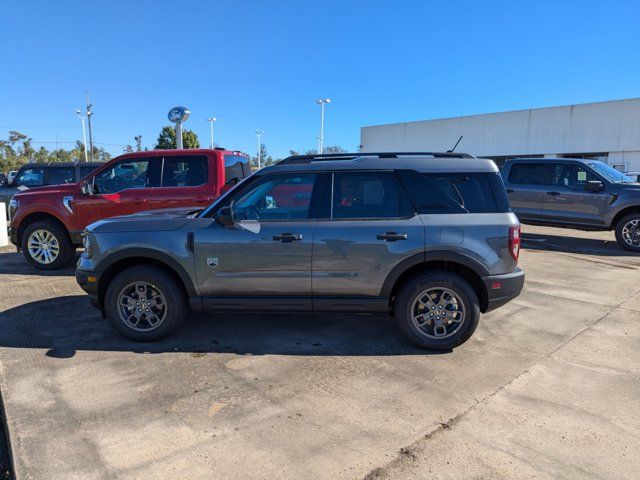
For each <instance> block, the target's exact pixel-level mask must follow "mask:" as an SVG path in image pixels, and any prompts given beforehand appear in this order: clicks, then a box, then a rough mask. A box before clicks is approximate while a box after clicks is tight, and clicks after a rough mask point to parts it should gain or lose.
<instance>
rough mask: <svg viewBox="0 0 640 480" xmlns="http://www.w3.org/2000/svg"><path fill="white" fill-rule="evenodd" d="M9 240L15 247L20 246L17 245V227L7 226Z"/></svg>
mask: <svg viewBox="0 0 640 480" xmlns="http://www.w3.org/2000/svg"><path fill="white" fill-rule="evenodd" d="M9 240H11V243H13V244H14V245H15V246H16V247H18V248H20V245H18V229H17V228H12V227H9Z"/></svg>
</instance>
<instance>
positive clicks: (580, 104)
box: [360, 97, 640, 130]
mask: <svg viewBox="0 0 640 480" xmlns="http://www.w3.org/2000/svg"><path fill="white" fill-rule="evenodd" d="M632 101H640V97H632V98H618V99H615V100H602V101H599V102H586V103H574V104H568V105H551V106H548V107H533V108H520V109H516V110H504V111H500V112H486V113H472V114H469V115H456V116H454V117H438V118H428V119H425V120H410V121H408V122H394V123H382V124H378V125H366V126H364V127H360V129H361V130H362V129H365V128H376V127H391V126H394V125H408V124H413V123H426V122H441V121H443V120H458V119H462V118H472V117H485V116H487V115H501V114H505V113H519V112H530V111H533V110H551V109H559V108H571V107H583V106H587V105H597V104H606V103H619V102H632Z"/></svg>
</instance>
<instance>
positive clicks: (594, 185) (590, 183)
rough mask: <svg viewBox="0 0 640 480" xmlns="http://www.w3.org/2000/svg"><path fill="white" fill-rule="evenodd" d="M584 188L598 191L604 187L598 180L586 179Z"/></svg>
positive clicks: (589, 190)
mask: <svg viewBox="0 0 640 480" xmlns="http://www.w3.org/2000/svg"><path fill="white" fill-rule="evenodd" d="M584 189H585V190H586V191H588V192H599V191H600V190H603V189H604V184H603V183H602V182H601V181H600V180H587V182H586V183H585V184H584Z"/></svg>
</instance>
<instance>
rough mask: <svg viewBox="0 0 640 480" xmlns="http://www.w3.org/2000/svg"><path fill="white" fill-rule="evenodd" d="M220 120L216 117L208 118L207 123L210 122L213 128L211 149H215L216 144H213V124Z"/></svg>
mask: <svg viewBox="0 0 640 480" xmlns="http://www.w3.org/2000/svg"><path fill="white" fill-rule="evenodd" d="M216 120H218V119H217V118H216V117H209V118H207V122H209V127H210V128H211V149H213V147H214V145H215V143H213V122H215V121H216Z"/></svg>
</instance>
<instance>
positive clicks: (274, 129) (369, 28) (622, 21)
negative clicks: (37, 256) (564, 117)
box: [0, 0, 640, 156]
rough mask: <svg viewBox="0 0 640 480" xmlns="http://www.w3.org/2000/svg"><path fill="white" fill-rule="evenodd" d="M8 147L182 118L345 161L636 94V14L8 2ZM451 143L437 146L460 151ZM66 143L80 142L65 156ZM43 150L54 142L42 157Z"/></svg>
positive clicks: (250, 143)
mask: <svg viewBox="0 0 640 480" xmlns="http://www.w3.org/2000/svg"><path fill="white" fill-rule="evenodd" d="M0 9H1V10H0V14H1V16H2V19H3V20H2V26H1V27H0V54H1V57H2V63H1V66H0V135H2V136H4V135H6V132H7V131H8V130H10V129H14V130H19V131H22V132H24V133H27V134H28V135H29V136H31V137H33V139H34V143H35V144H36V145H38V144H39V143H40V142H55V141H56V140H57V141H58V142H73V141H74V140H76V139H80V138H81V137H82V131H81V126H80V120H78V119H77V118H76V116H75V113H74V110H75V109H76V108H80V107H82V105H83V103H84V92H85V90H89V92H90V95H91V100H92V102H93V104H94V112H95V115H94V126H95V130H94V132H95V135H94V136H95V141H96V142H97V143H98V144H103V146H105V147H106V148H107V149H108V150H109V151H110V152H111V153H113V154H119V153H121V152H122V145H126V144H133V143H134V140H133V137H134V136H135V135H137V134H142V135H143V144H144V145H146V146H149V147H152V146H153V144H154V142H155V139H156V137H157V135H158V132H159V130H160V129H161V127H162V126H163V125H166V124H168V121H167V119H166V114H167V112H168V110H169V108H171V107H172V106H174V105H186V106H187V107H189V108H190V109H191V112H192V113H191V118H190V119H189V121H188V122H187V124H186V128H189V129H193V130H195V131H196V133H198V135H199V136H200V140H201V143H202V144H204V145H207V144H208V142H209V130H208V124H207V122H206V118H207V117H208V116H211V115H215V116H216V117H217V118H218V122H217V124H216V142H217V143H219V144H221V145H223V146H225V147H227V148H234V149H241V150H244V151H247V152H250V153H252V154H253V153H254V152H255V149H256V147H255V144H256V138H255V135H254V133H253V132H254V130H255V129H262V130H264V131H265V134H264V137H263V141H264V143H265V144H266V146H267V150H268V151H269V152H270V153H271V154H272V155H274V156H284V155H286V154H287V152H288V150H289V149H295V150H306V149H310V148H315V147H316V142H317V140H316V137H317V135H318V130H319V123H320V110H319V107H318V105H316V104H315V100H316V99H318V98H321V97H330V98H331V100H332V103H331V104H330V105H329V106H328V107H327V113H326V130H325V145H336V144H337V145H341V146H342V147H344V148H347V149H349V150H352V149H356V148H357V146H358V144H359V136H360V127H362V126H366V125H377V124H383V123H393V122H402V121H410V120H423V119H429V118H439V117H447V116H456V115H465V114H474V113H486V112H495V111H502V110H515V109H522V108H530V107H542V106H550V105H562V104H569V103H582V102H591V101H599V100H610V99H618V98H629V97H638V96H640V28H638V26H639V25H640V2H638V1H637V0H635V1H615V0H613V1H607V2H605V1H586V0H583V1H564V2H563V1H517V0H511V1H505V2H498V1H496V2H492V1H427V0H425V1H401V0H396V1H393V2H391V1H386V2H383V1H375V0H367V1H348V0H342V1H332V0H326V1H323V2H311V1H301V0H299V1H278V0H271V1H264V2H258V1H241V0H235V1H233V0H229V1H186V0H185V1H180V2H176V1H171V2H170V1H166V2H165V1H162V0H155V1H126V2H125V1H117V0H110V1H108V2H87V1H83V2H75V1H74V2H71V1H64V0H58V1H28V0H27V1H22V2H10V1H3V2H1V6H0ZM455 140H456V139H454V138H451V139H443V144H442V145H434V146H433V148H434V149H436V150H437V149H443V148H445V147H449V146H450V144H451V143H452V142H455ZM60 145H61V146H69V144H63V143H60ZM45 146H47V147H48V148H52V147H54V146H55V144H54V143H47V144H45Z"/></svg>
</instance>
